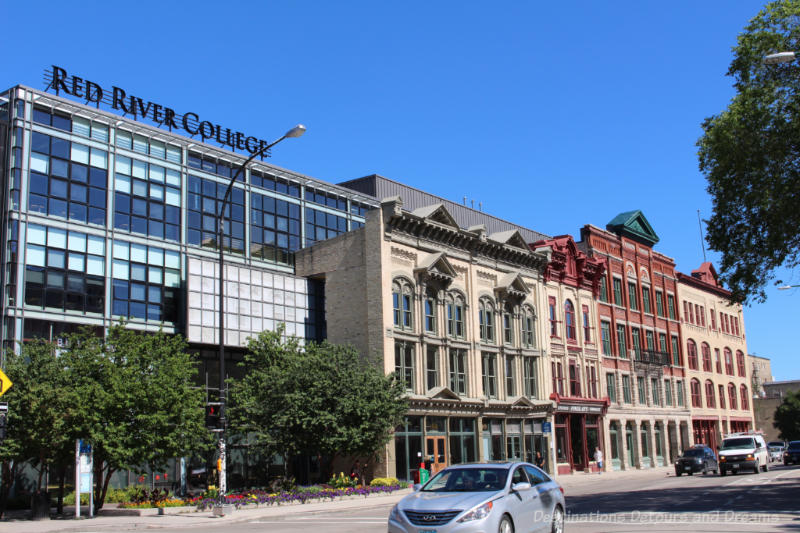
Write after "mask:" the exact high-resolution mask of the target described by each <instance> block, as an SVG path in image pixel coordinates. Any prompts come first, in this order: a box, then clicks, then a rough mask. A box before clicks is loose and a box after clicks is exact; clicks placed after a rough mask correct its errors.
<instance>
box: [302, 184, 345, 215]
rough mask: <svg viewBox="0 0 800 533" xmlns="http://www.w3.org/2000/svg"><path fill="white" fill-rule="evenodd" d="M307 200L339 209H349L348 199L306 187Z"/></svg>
mask: <svg viewBox="0 0 800 533" xmlns="http://www.w3.org/2000/svg"><path fill="white" fill-rule="evenodd" d="M306 201H307V202H314V203H317V204H320V205H324V206H328V207H330V208H332V209H338V210H339V211H347V199H346V198H342V197H341V196H338V195H336V194H333V193H326V192H324V191H319V190H314V189H311V188H309V187H306Z"/></svg>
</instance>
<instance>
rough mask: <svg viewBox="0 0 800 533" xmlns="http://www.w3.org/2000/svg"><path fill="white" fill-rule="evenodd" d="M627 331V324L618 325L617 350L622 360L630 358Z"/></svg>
mask: <svg viewBox="0 0 800 533" xmlns="http://www.w3.org/2000/svg"><path fill="white" fill-rule="evenodd" d="M626 337H627V331H626V327H625V324H617V348H618V349H619V356H620V357H621V358H622V359H627V358H628V343H627V340H626Z"/></svg>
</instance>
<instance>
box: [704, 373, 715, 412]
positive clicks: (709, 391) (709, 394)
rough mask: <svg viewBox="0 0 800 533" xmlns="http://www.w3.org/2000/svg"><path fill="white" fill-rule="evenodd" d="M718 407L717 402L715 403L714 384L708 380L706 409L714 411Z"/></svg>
mask: <svg viewBox="0 0 800 533" xmlns="http://www.w3.org/2000/svg"><path fill="white" fill-rule="evenodd" d="M716 406H717V405H716V402H714V383H713V382H712V381H711V380H710V379H708V380H706V407H708V408H711V409H714V408H715V407H716Z"/></svg>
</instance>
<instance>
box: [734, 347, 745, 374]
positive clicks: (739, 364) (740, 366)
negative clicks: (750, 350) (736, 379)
mask: <svg viewBox="0 0 800 533" xmlns="http://www.w3.org/2000/svg"><path fill="white" fill-rule="evenodd" d="M736 370H737V372H738V373H739V376H741V377H744V375H745V366H744V354H743V353H742V351H741V350H736Z"/></svg>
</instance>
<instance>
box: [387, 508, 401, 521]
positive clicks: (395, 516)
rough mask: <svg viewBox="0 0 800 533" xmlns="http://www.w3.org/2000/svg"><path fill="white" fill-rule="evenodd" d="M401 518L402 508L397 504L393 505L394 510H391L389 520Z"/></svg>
mask: <svg viewBox="0 0 800 533" xmlns="http://www.w3.org/2000/svg"><path fill="white" fill-rule="evenodd" d="M399 519H400V510H399V509H398V508H397V504H395V506H394V507H392V510H391V511H389V520H399Z"/></svg>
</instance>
